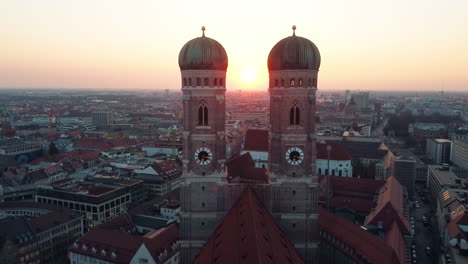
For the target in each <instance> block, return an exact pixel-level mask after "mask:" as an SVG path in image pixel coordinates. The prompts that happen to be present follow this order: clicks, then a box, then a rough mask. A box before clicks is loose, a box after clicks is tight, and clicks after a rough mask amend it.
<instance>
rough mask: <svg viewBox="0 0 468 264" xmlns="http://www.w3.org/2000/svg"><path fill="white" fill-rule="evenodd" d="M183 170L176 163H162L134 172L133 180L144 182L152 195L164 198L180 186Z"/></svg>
mask: <svg viewBox="0 0 468 264" xmlns="http://www.w3.org/2000/svg"><path fill="white" fill-rule="evenodd" d="M181 176H182V170H181V169H180V167H179V166H178V165H177V164H176V163H175V162H174V161H170V160H168V161H160V162H156V163H154V164H152V165H149V166H147V167H146V168H144V169H141V170H134V171H133V178H135V179H138V180H142V181H143V183H144V185H145V187H146V189H147V190H148V191H149V194H150V195H154V196H162V195H165V194H167V193H169V192H171V191H173V190H175V189H177V188H179V186H180V181H181Z"/></svg>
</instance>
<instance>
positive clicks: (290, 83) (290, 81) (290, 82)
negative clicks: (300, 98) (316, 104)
mask: <svg viewBox="0 0 468 264" xmlns="http://www.w3.org/2000/svg"><path fill="white" fill-rule="evenodd" d="M294 86H296V80H294V79H290V80H289V87H294Z"/></svg>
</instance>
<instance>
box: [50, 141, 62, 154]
mask: <svg viewBox="0 0 468 264" xmlns="http://www.w3.org/2000/svg"><path fill="white" fill-rule="evenodd" d="M59 152H60V151H59V150H58V148H57V146H55V144H54V142H50V144H49V155H51V156H52V155H55V154H57V153H59Z"/></svg>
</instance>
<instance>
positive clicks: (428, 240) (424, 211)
mask: <svg viewBox="0 0 468 264" xmlns="http://www.w3.org/2000/svg"><path fill="white" fill-rule="evenodd" d="M421 188H424V187H422V186H417V190H420V189H421ZM421 198H422V197H421V196H420V194H419V193H418V191H417V192H416V194H415V199H416V201H417V202H418V204H419V208H415V207H412V208H411V209H410V210H411V213H410V216H411V217H413V219H414V220H413V221H414V227H415V234H414V235H413V243H414V244H415V246H416V263H434V264H437V263H438V259H439V258H438V257H437V256H438V255H439V254H440V250H438V249H439V246H438V243H436V242H438V241H439V232H438V231H437V230H436V229H437V224H436V219H435V217H433V216H432V214H431V207H430V203H425V202H423V201H422V199H421ZM426 201H427V199H426ZM423 216H424V217H426V218H427V221H428V224H427V225H426V226H424V223H423ZM411 225H412V223H411V218H410V226H411ZM427 247H430V253H429V255H427V253H426V248H427ZM411 251H412V252H411V256H413V248H412V249H411ZM413 263H414V262H413Z"/></svg>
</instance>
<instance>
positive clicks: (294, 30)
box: [292, 25, 296, 36]
mask: <svg viewBox="0 0 468 264" xmlns="http://www.w3.org/2000/svg"><path fill="white" fill-rule="evenodd" d="M292 30H293V36H296V25H293V26H292Z"/></svg>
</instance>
